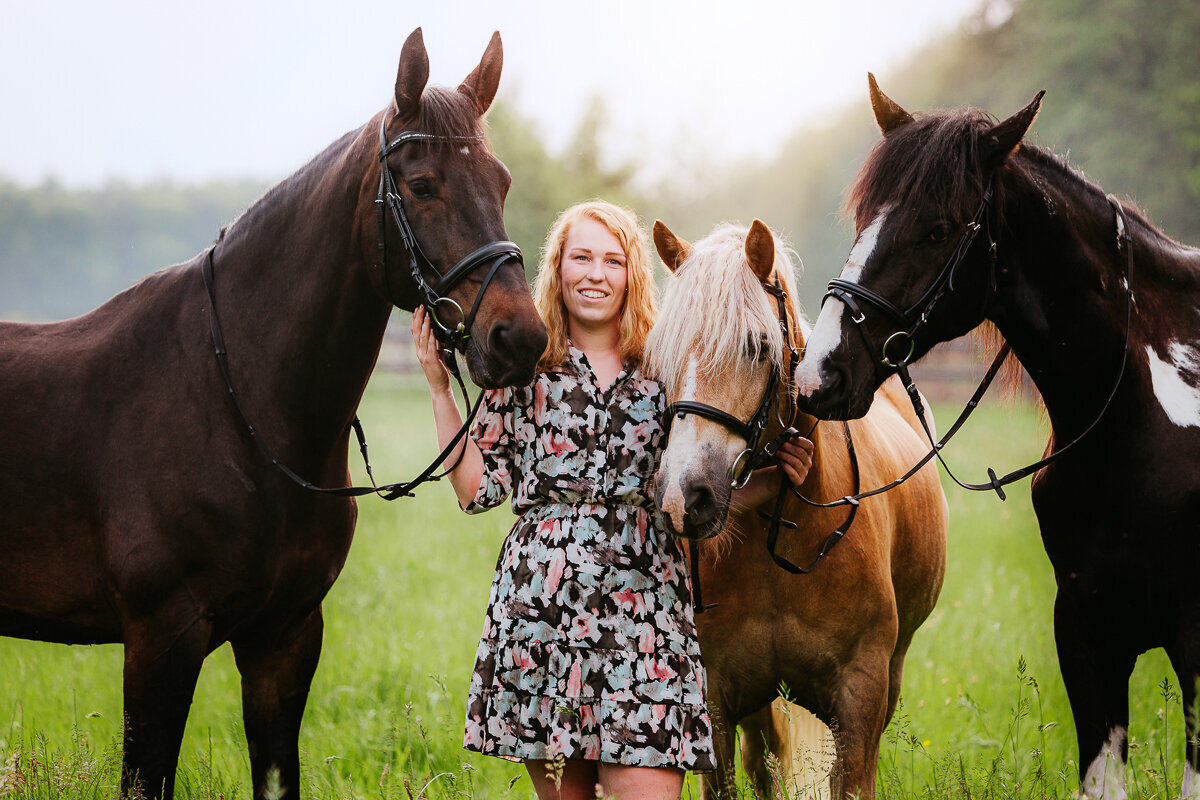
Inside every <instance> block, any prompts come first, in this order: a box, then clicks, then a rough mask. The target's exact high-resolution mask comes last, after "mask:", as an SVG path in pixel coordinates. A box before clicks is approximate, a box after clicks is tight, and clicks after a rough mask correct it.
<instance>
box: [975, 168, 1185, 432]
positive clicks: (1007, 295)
mask: <svg viewBox="0 0 1200 800" xmlns="http://www.w3.org/2000/svg"><path fill="white" fill-rule="evenodd" d="M1021 166H1022V167H1023V168H1022V169H1018V170H1013V176H1012V177H1011V178H1010V179H1009V180H1008V182H1007V183H1006V184H1005V185H1004V187H1003V188H1004V198H1005V199H1004V200H1003V203H1004V206H1003V208H1004V212H1005V219H1004V227H1003V230H1002V231H1001V232H1000V235H999V236H998V237H997V240H998V244H999V252H1000V262H999V263H1000V275H999V287H1000V288H999V291H998V298H997V299H998V302H997V303H996V304H994V306H993V307H992V309H991V310H990V311H989V317H990V318H991V319H992V321H993V322H995V323H996V326H997V327H998V328H999V329H1000V332H1001V333H1002V334H1003V335H1004V337H1005V339H1006V340H1007V341H1008V342H1009V343H1010V344H1011V345H1012V347H1013V351H1014V353H1016V355H1017V357H1018V358H1019V359H1020V360H1021V363H1022V365H1023V366H1024V367H1025V368H1026V370H1027V371H1028V372H1029V374H1030V376H1031V378H1032V379H1033V381H1034V383H1035V384H1036V385H1037V386H1038V389H1039V391H1040V392H1041V394H1042V396H1043V398H1044V399H1045V401H1046V405H1047V408H1048V409H1049V411H1050V413H1051V417H1052V418H1053V417H1055V416H1059V415H1073V414H1075V413H1078V414H1082V415H1083V416H1087V415H1092V416H1094V415H1095V413H1096V412H1097V411H1098V410H1099V406H1098V402H1100V401H1098V400H1097V396H1099V397H1100V398H1101V399H1102V398H1103V397H1107V395H1108V392H1109V391H1110V390H1111V388H1112V386H1113V384H1114V382H1115V380H1116V375H1117V373H1118V370H1119V369H1120V365H1121V358H1122V353H1123V352H1124V345H1125V320H1126V309H1127V304H1128V298H1127V294H1126V290H1125V286H1126V283H1125V281H1126V280H1127V279H1128V278H1130V276H1128V275H1127V274H1126V273H1127V269H1128V260H1127V254H1126V252H1125V251H1124V250H1120V251H1119V250H1118V249H1117V244H1116V242H1117V230H1116V223H1115V220H1114V215H1113V210H1112V207H1111V206H1110V205H1109V203H1108V201H1107V199H1106V198H1105V196H1104V194H1103V192H1102V191H1101V190H1100V189H1099V188H1098V187H1096V186H1094V185H1092V184H1090V183H1088V182H1087V181H1085V180H1084V179H1083V178H1081V177H1079V176H1078V175H1076V174H1075V173H1073V172H1071V171H1070V170H1069V169H1067V168H1066V167H1065V166H1063V165H1061V164H1058V163H1057V162H1054V161H1052V160H1051V159H1050V158H1048V157H1046V156H1040V157H1030V156H1024V157H1023V158H1022V159H1021ZM1125 219H1126V224H1127V225H1128V226H1129V230H1130V234H1131V236H1132V242H1133V258H1134V267H1133V275H1132V278H1131V283H1132V285H1133V289H1134V292H1135V295H1136V297H1137V306H1136V308H1140V309H1148V308H1162V307H1169V306H1177V305H1178V304H1179V303H1180V300H1181V298H1180V296H1179V293H1180V292H1183V293H1185V294H1188V295H1191V296H1195V295H1196V294H1198V293H1200V284H1198V281H1197V276H1200V254H1197V253H1196V252H1195V251H1190V252H1189V251H1188V250H1187V249H1186V248H1182V247H1181V246H1179V245H1176V244H1175V243H1173V242H1171V241H1170V240H1169V239H1167V238H1166V237H1165V236H1163V235H1162V234H1161V233H1160V232H1158V231H1157V230H1155V229H1154V228H1153V227H1152V226H1150V225H1149V223H1147V222H1145V220H1144V219H1143V218H1142V217H1141V216H1140V215H1139V214H1137V213H1136V212H1133V211H1128V210H1127V211H1126V213H1125ZM1168 291H1169V292H1171V294H1169V295H1168V294H1166V292H1168ZM1189 302H1190V301H1189ZM1153 324H1154V321H1153V320H1150V319H1147V318H1146V317H1144V316H1139V315H1137V314H1136V312H1135V315H1134V317H1133V331H1132V336H1131V337H1130V351H1131V352H1134V351H1137V350H1139V349H1140V348H1141V347H1144V346H1145V345H1146V344H1147V343H1150V342H1152V341H1153V339H1154V338H1155V337H1156V334H1155V333H1154V332H1153V330H1152V328H1153ZM1148 338H1149V339H1150V341H1147V339H1148ZM1057 427H1058V425H1057V424H1056V428H1057Z"/></svg>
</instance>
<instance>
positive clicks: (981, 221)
mask: <svg viewBox="0 0 1200 800" xmlns="http://www.w3.org/2000/svg"><path fill="white" fill-rule="evenodd" d="M991 197H992V188H991V185H989V186H988V188H987V189H986V190H985V191H984V194H983V201H982V202H981V203H980V206H979V210H978V211H977V212H975V217H974V218H973V219H972V221H971V222H970V223H969V224H968V226H967V229H966V230H964V231H963V233H962V235H961V236H960V238H959V242H958V245H957V246H956V247H955V249H954V252H953V253H952V254H951V256H950V258H949V259H948V260H947V262H946V264H945V266H943V268H942V271H941V273H939V275H938V277H937V278H936V279H935V280H934V282H933V284H932V285H931V286H930V287H929V289H927V290H926V291H925V293H924V294H923V295H922V296H921V299H920V300H918V301H917V302H916V303H915V304H914V305H913V306H912V307H911V308H910V309H909V310H908V311H901V310H900V309H899V308H898V307H897V306H896V305H895V304H893V303H892V302H890V301H889V300H887V299H886V298H884V297H882V296H880V295H879V294H876V293H875V292H872V291H871V290H869V289H867V288H866V287H864V286H862V285H860V284H857V283H852V282H850V281H843V280H840V279H836V278H835V279H834V280H832V281H830V282H829V291H828V292H827V293H826V294H825V299H829V298H830V297H832V298H834V299H837V300H840V301H841V302H842V303H844V304H845V305H846V307H847V308H848V309H850V311H851V313H852V315H853V316H852V318H851V319H852V321H853V322H854V323H855V324H856V325H857V326H858V330H859V332H860V333H861V335H862V337H863V340H864V341H865V342H866V343H867V349H868V351H869V352H871V353H872V354H874V356H875V357H876V359H877V360H878V361H879V363H880V364H882V365H883V366H885V367H887V368H889V369H891V370H892V371H894V372H895V373H896V374H898V375H899V376H900V380H901V382H902V383H903V384H904V389H905V391H906V392H907V393H908V397H909V401H910V402H911V403H912V406H913V410H914V411H915V412H916V415H917V419H918V420H919V421H920V423H921V427H922V428H923V429H924V431H925V437H926V439H927V440H928V441H929V445H930V449H929V452H928V453H926V454H925V456H923V457H922V458H921V460H920V461H918V462H917V463H916V464H914V465H913V466H912V468H911V469H909V470H908V472H906V473H904V475H902V476H900V477H899V478H896V479H895V480H894V481H892V482H891V483H888V484H886V485H884V486H880V487H877V488H875V489H870V490H868V491H865V492H860V493H857V494H855V495H853V496H849V497H844V498H842V499H841V500H839V501H835V502H834V503H830V504H828V505H829V506H833V505H845V504H857V503H858V501H860V500H864V499H866V498H868V497H874V496H875V495H877V494H883V493H884V492H887V491H891V490H892V489H894V488H896V487H897V486H899V485H901V484H902V483H904V482H905V481H907V480H908V479H909V478H911V477H912V476H913V475H915V474H917V472H919V471H920V470H921V468H922V467H924V466H925V465H926V464H927V463H929V461H931V460H932V459H934V458H937V460H938V461H939V462H940V463H941V465H942V466H943V467H945V469H946V474H947V475H948V476H949V477H950V479H951V480H952V481H954V482H955V483H956V484H958V485H959V486H960V487H962V488H963V489H968V490H970V491H975V492H979V491H994V492H995V493H996V495H997V496H998V497H999V498H1000V499H1001V500H1004V499H1006V497H1005V494H1004V487H1005V486H1007V485H1009V484H1010V483H1015V482H1016V481H1019V480H1021V479H1023V478H1026V477H1028V476H1030V475H1032V474H1033V473H1035V472H1037V471H1038V470H1040V469H1042V468H1043V467H1046V466H1048V465H1049V464H1051V463H1053V462H1054V461H1057V460H1058V459H1059V458H1060V457H1061V456H1063V455H1064V454H1065V453H1067V452H1068V451H1069V450H1071V449H1072V448H1073V447H1075V445H1077V444H1078V443H1079V442H1081V441H1082V440H1083V439H1084V438H1085V437H1086V436H1087V435H1088V434H1089V433H1091V432H1092V430H1093V429H1094V428H1095V427H1096V425H1098V424H1099V422H1100V420H1101V419H1103V418H1104V415H1105V414H1106V413H1107V412H1108V409H1109V407H1110V406H1111V405H1112V402H1113V400H1114V398H1116V396H1117V390H1118V389H1119V388H1120V387H1121V381H1122V380H1123V379H1124V377H1125V367H1126V365H1127V364H1128V363H1129V342H1130V335H1131V331H1132V326H1133V309H1134V305H1135V303H1134V294H1133V265H1134V259H1133V237H1132V235H1131V234H1130V233H1129V222H1128V220H1126V218H1125V211H1124V209H1123V208H1122V207H1121V203H1120V201H1118V200H1117V199H1116V198H1115V197H1113V196H1112V195H1107V196H1106V198H1105V199H1106V201H1107V202H1108V205H1109V207H1110V208H1111V209H1112V213H1113V222H1114V225H1115V227H1116V234H1117V236H1116V242H1117V252H1118V253H1120V252H1124V254H1125V280H1124V286H1125V303H1126V305H1125V342H1124V346H1123V349H1122V352H1121V366H1120V368H1119V369H1118V370H1117V376H1116V379H1115V380H1114V381H1113V385H1112V389H1111V390H1110V391H1109V393H1108V397H1107V398H1106V399H1105V401H1104V405H1103V406H1102V407H1101V408H1100V411H1099V413H1098V414H1097V415H1096V417H1095V418H1094V419H1093V420H1092V421H1091V423H1089V424H1088V425H1087V427H1085V428H1084V429H1083V431H1082V432H1081V433H1080V434H1079V435H1078V436H1076V437H1075V438H1074V439H1072V440H1071V441H1070V442H1068V443H1067V444H1065V445H1063V446H1062V447H1060V448H1058V449H1056V450H1055V451H1054V452H1052V453H1049V454H1048V455H1046V456H1045V457H1044V458H1041V459H1038V460H1037V461H1035V462H1033V463H1032V464H1028V465H1026V466H1024V467H1021V468H1019V469H1015V470H1013V471H1011V472H1009V473H1008V474H1006V475H1004V476H998V475H997V474H996V471H995V470H994V469H993V468H991V467H988V470H987V473H988V480H987V481H986V482H982V483H966V482H964V481H961V480H959V479H958V476H956V475H955V474H954V471H953V470H951V469H950V465H949V464H947V463H946V460H945V459H944V458H943V457H942V449H943V448H944V447H945V446H946V444H948V443H949V442H950V440H951V439H952V438H954V436H955V434H956V433H958V431H959V430H960V429H961V428H962V426H963V424H964V423H965V422H966V421H967V418H968V417H970V416H971V414H972V412H974V410H975V409H976V408H977V407H978V406H979V403H980V401H981V400H982V399H983V395H984V394H985V393H986V392H987V390H988V387H990V386H991V384H992V381H993V380H994V379H995V377H996V375H997V374H998V373H999V372H1000V367H1001V366H1002V365H1003V363H1004V360H1005V359H1006V358H1008V356H1009V354H1010V353H1011V352H1012V348H1011V346H1010V345H1009V344H1008V343H1007V342H1006V343H1005V344H1004V346H1003V347H1001V348H1000V351H999V352H998V353H997V354H996V357H995V359H993V361H992V364H991V366H989V367H988V370H987V373H986V374H985V375H984V377H983V380H982V381H980V383H979V386H978V387H977V388H976V390H975V393H974V394H973V395H972V396H971V399H970V400H969V401H967V405H966V407H965V408H963V410H962V412H961V413H960V414H959V416H958V419H956V420H955V421H954V424H953V425H951V426H950V429H949V430H947V431H946V433H945V435H943V436H942V438H941V439H939V440H937V441H936V442H935V441H934V437H933V431H932V430H930V427H929V423H928V421H927V420H926V418H925V407H924V403H923V402H922V400H921V394H920V392H919V391H918V390H917V386H916V383H915V382H914V381H913V379H912V376H911V375H910V374H909V370H908V364H909V359H910V358H911V357H912V353H913V350H914V347H915V344H914V339H913V337H914V336H915V335H916V334H917V332H919V331H920V329H921V328H922V327H924V326H925V325H926V324H927V323H928V321H929V314H930V312H931V311H932V309H933V307H934V305H936V303H937V301H938V300H940V299H941V298H942V296H943V295H944V294H945V293H946V292H947V291H948V290H949V291H953V290H954V272H955V270H956V269H957V268H958V265H959V264H960V263H961V262H962V261H963V259H964V258H965V257H966V254H967V251H968V250H970V247H971V244H972V242H974V240H975V237H976V235H977V234H978V233H979V231H980V229H981V227H987V210H988V208H989V206H990V204H991ZM996 250H997V247H996V242H995V241H994V240H993V239H992V236H991V232H990V229H989V232H988V259H989V263H990V269H991V284H990V289H991V291H992V292H995V291H996V288H997V283H996V260H997V256H996ZM855 298H859V299H862V300H865V301H866V302H868V303H869V304H871V305H873V306H875V307H876V308H879V309H881V310H883V311H884V312H885V313H886V314H887V315H888V316H890V317H891V318H892V319H894V320H896V321H897V322H899V323H900V324H901V326H904V325H906V324H907V325H909V327H908V328H907V329H905V330H902V331H898V332H896V333H893V334H892V335H891V336H889V337H888V338H887V339H886V340H885V341H884V345H883V348H882V349H877V348H876V347H875V346H874V343H873V341H872V340H871V338H870V335H869V334H868V333H867V331H866V328H865V327H864V326H863V322H864V320H865V316H866V315H865V314H863V312H862V310H861V308H860V307H859V306H858V305H857V303H855ZM900 336H904V337H907V340H908V343H909V350H908V353H907V354H906V355H905V356H904V357H902V358H900V359H899V360H897V361H892V360H891V359H890V358H889V357H888V355H887V349H888V343H889V342H892V341H893V340H896V339H897V337H900Z"/></svg>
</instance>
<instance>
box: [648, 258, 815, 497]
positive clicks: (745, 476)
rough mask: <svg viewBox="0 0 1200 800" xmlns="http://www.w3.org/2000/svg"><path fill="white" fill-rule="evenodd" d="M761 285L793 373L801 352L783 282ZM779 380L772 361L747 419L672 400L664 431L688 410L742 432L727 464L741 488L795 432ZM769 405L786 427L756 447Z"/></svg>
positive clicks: (792, 410) (732, 482)
mask: <svg viewBox="0 0 1200 800" xmlns="http://www.w3.org/2000/svg"><path fill="white" fill-rule="evenodd" d="M762 287H763V290H764V291H765V292H766V293H767V294H769V295H771V296H772V297H774V298H775V303H776V305H777V307H778V311H779V329H780V330H781V331H782V332H783V337H784V341H785V342H787V345H788V350H789V351H790V352H791V355H790V357H789V359H790V360H789V364H788V372H787V374H788V376H789V377H790V376H791V375H794V374H795V373H796V365H797V364H799V363H800V353H799V351H798V350H796V347H795V345H793V344H792V343H791V341H790V340H789V338H788V314H787V292H785V291H784V290H783V286H782V285H781V284H780V282H779V279H778V278H776V279H775V282H774V283H767V282H766V281H762ZM782 380H783V378H782V374H781V370H780V368H779V365H778V364H772V365H771V376H770V377H769V378H768V379H767V387H766V389H764V390H763V396H762V400H760V401H759V403H758V409H757V410H756V411H755V412H754V414H753V416H751V417H750V420H749V421H748V422H742V421H741V420H740V419H738V418H737V417H735V416H733V415H732V414H730V413H729V412H728V411H723V410H721V409H719V408H717V407H716V406H710V405H709V404H707V403H700V402H696V401H694V400H680V401H679V402H676V403H671V404H670V405H669V406H667V409H666V418H665V423H666V424H665V425H664V426H663V427H664V428H665V429H666V434H667V435H668V436H669V435H670V433H671V423H672V422H673V421H674V420H675V418H676V417H678V418H679V419H683V418H684V417H686V416H687V415H688V414H694V415H695V416H697V417H704V418H705V419H709V420H712V421H713V422H716V423H718V424H720V425H724V426H725V427H726V428H728V429H729V430H731V431H733V432H734V433H736V434H737V435H738V436H741V437H742V438H743V439H745V440H746V449H745V450H743V451H742V452H740V453H738V457H737V458H735V459H734V460H733V465H732V466H731V467H730V468H729V478H730V486H731V487H732V488H734V489H741V488H742V487H743V486H745V485H746V481H748V480H750V473H752V472H753V471H754V470H755V469H756V468H758V467H760V466H762V464H763V463H764V462H766V461H767V460H768V459H769V458H771V456H773V455H775V451H776V450H778V449H779V446H780V445H782V444H783V443H784V442H785V441H787V439H789V438H791V437H792V436H794V435H795V434H796V433H797V431H796V430H795V429H794V428H792V427H791V421H792V420H793V419H794V418H795V416H796V409H795V404H794V403H793V402H792V393H791V392H788V393H787V397H788V401H787V404H788V406H789V410H788V412H787V420H786V421H785V420H784V410H783V403H782V402H776V398H777V397H778V394H779V392H778V390H779V385H780V383H781V382H782ZM772 405H775V406H776V418H777V419H778V421H779V424H780V425H781V426H783V428H784V429H785V430H784V431H783V433H781V434H780V435H779V436H777V437H776V438H775V439H774V440H773V441H770V442H768V443H766V444H765V445H763V446H762V447H759V440H760V439H761V438H762V432H763V430H764V429H765V428H766V427H767V422H768V421H769V420H770V418H771V406H772Z"/></svg>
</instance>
